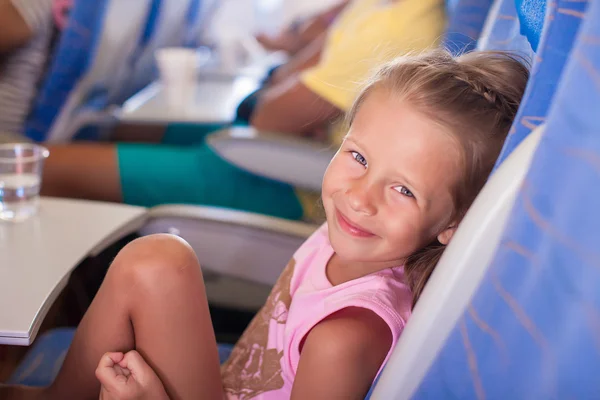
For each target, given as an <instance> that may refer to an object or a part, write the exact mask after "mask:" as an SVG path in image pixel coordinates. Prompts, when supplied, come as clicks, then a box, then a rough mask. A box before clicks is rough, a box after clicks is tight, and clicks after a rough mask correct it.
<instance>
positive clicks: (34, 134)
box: [25, 0, 156, 142]
mask: <svg viewBox="0 0 600 400" xmlns="http://www.w3.org/2000/svg"><path fill="white" fill-rule="evenodd" d="M155 1H156V0H136V1H116V0H98V1H94V2H87V1H75V2H74V4H73V8H72V9H71V11H70V14H69V20H68V22H67V25H66V27H65V29H64V30H63V32H62V34H61V37H60V39H59V43H58V45H57V48H56V51H55V54H54V56H53V58H52V60H51V63H50V66H49V69H48V73H47V75H46V77H45V79H44V80H43V82H42V84H41V87H40V91H39V94H38V97H37V98H36V100H35V103H34V104H33V106H32V111H31V113H30V115H29V117H28V120H27V121H26V124H25V134H26V136H27V137H28V138H30V139H31V140H34V141H37V142H66V141H69V140H71V139H72V138H73V137H74V136H75V134H76V133H77V131H78V130H79V129H80V128H82V127H83V126H85V125H86V124H87V123H88V122H90V121H98V120H104V119H107V118H110V106H111V103H110V102H109V97H110V93H111V91H112V90H114V87H115V86H118V85H119V84H120V83H121V82H122V81H123V80H124V76H125V75H126V73H127V66H128V63H129V62H131V58H132V57H133V56H134V55H135V53H136V51H137V49H139V48H140V47H143V46H144V45H145V39H146V37H145V36H144V35H145V34H147V32H145V31H144V29H145V27H146V24H147V21H148V18H149V16H150V15H151V14H152V8H153V7H154V6H153V3H154V2H155Z"/></svg>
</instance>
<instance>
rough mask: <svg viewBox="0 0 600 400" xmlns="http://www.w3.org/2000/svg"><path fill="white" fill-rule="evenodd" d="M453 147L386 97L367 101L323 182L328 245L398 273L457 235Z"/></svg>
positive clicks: (447, 137)
mask: <svg viewBox="0 0 600 400" xmlns="http://www.w3.org/2000/svg"><path fill="white" fill-rule="evenodd" d="M460 159H461V157H460V149H459V147H458V143H456V141H455V140H453V138H452V137H451V136H450V135H449V134H448V133H446V132H444V131H443V130H442V128H441V127H440V126H439V125H436V124H434V123H433V122H431V121H430V120H429V119H428V118H427V117H426V116H425V115H423V114H421V113H419V112H417V111H416V110H413V109H412V108H411V107H410V104H407V103H405V102H402V101H401V100H398V99H394V98H393V97H391V96H390V95H389V94H388V93H387V92H385V91H382V90H374V91H373V92H371V93H370V94H369V95H368V96H367V98H366V99H365V101H364V103H363V105H362V106H361V107H360V109H359V110H358V112H357V114H356V116H355V119H354V121H353V123H352V127H351V129H350V132H348V135H347V137H346V139H345V141H344V143H343V145H342V147H341V148H340V150H339V151H338V152H337V154H336V155H335V157H334V158H333V160H332V161H331V164H330V165H329V167H328V169H327V172H326V173H325V177H324V180H323V193H322V196H323V205H324V207H325V212H326V215H327V223H328V226H329V238H330V241H331V244H332V246H333V248H334V250H335V252H336V254H337V255H338V256H339V257H340V258H341V259H344V260H346V261H354V262H361V263H378V264H381V267H382V268H384V267H388V266H390V267H391V266H396V265H401V264H402V263H403V262H404V261H405V259H406V257H408V256H409V255H411V254H412V253H414V252H415V251H416V250H418V249H420V248H422V247H424V246H426V245H427V244H429V243H431V242H432V241H433V240H435V239H436V238H437V239H438V240H439V241H440V242H442V243H444V244H447V243H448V241H449V240H450V238H451V236H452V233H453V232H454V229H455V221H453V220H452V218H453V213H454V204H453V196H452V188H453V187H454V186H455V184H456V183H457V182H458V181H459V179H460V178H461V176H460V175H461V168H460V165H461V161H460Z"/></svg>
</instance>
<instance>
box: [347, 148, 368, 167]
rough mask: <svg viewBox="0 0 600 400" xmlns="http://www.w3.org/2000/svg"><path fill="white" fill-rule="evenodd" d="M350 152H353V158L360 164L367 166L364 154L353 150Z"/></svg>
mask: <svg viewBox="0 0 600 400" xmlns="http://www.w3.org/2000/svg"><path fill="white" fill-rule="evenodd" d="M350 154H352V158H354V159H355V160H356V162H358V163H359V164H360V165H362V166H363V167H366V166H367V160H366V159H365V158H364V157H363V156H362V154H360V153H358V152H356V151H351V152H350Z"/></svg>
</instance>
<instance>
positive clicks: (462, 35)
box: [443, 0, 493, 54]
mask: <svg viewBox="0 0 600 400" xmlns="http://www.w3.org/2000/svg"><path fill="white" fill-rule="evenodd" d="M492 3H493V0H482V1H470V0H447V1H446V14H447V17H448V22H447V26H446V34H445V35H444V40H443V46H444V47H445V48H447V49H448V50H450V51H451V52H452V54H461V53H464V52H468V51H471V50H473V49H474V48H475V45H476V44H477V39H478V38H479V35H480V34H481V30H482V29H483V25H484V23H485V20H486V18H487V15H488V13H489V11H490V7H491V6H492Z"/></svg>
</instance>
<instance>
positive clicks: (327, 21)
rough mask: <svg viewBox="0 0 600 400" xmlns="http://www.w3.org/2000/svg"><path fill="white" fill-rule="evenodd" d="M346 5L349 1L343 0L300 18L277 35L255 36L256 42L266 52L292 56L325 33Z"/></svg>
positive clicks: (261, 34)
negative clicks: (283, 53)
mask: <svg viewBox="0 0 600 400" xmlns="http://www.w3.org/2000/svg"><path fill="white" fill-rule="evenodd" d="M348 3H350V0H343V1H341V2H339V3H338V4H336V5H335V6H333V7H330V8H328V9H326V10H325V11H322V12H320V13H317V14H315V15H313V16H311V17H308V18H300V19H298V20H296V21H294V22H292V23H291V24H290V25H289V26H288V27H287V28H286V29H284V30H282V31H281V32H279V33H278V34H277V35H274V36H270V35H267V34H264V33H260V34H258V35H257V36H256V40H258V42H259V43H260V44H262V45H263V47H264V48H265V49H267V50H270V51H285V52H286V53H288V54H290V55H294V54H296V53H298V52H299V51H300V50H302V49H303V48H304V47H306V46H307V45H308V44H310V43H311V42H312V41H313V40H315V39H316V38H317V37H319V36H320V35H321V34H322V33H323V32H326V31H327V29H329V27H330V26H331V24H332V23H333V22H334V21H335V19H336V18H337V16H338V15H339V14H340V13H341V12H342V11H343V10H344V8H345V7H346V5H348Z"/></svg>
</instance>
